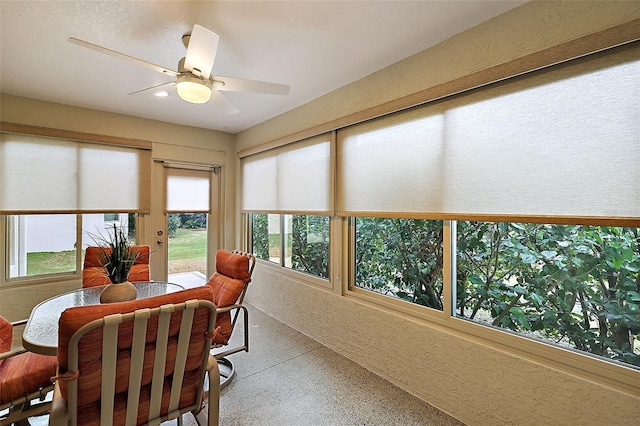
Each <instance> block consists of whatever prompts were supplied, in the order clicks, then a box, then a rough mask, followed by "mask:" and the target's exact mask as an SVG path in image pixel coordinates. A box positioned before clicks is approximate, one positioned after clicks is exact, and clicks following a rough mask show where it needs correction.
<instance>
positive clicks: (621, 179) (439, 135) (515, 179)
mask: <svg viewBox="0 0 640 426" xmlns="http://www.w3.org/2000/svg"><path fill="white" fill-rule="evenodd" d="M639 81H640V48H639V47H633V48H630V47H625V48H622V49H619V50H617V51H610V52H605V53H603V54H598V55H594V56H592V57H591V58H588V59H586V60H580V61H576V62H574V63H569V64H565V65H562V66H558V67H555V68H552V69H550V70H547V71H545V72H539V73H535V74H531V75H528V76H526V77H521V78H518V79H514V80H512V81H509V82H505V83H502V84H498V85H494V86H492V87H488V88H485V89H481V90H478V91H476V92H472V93H469V94H464V95H461V96H458V97H456V98H452V99H449V100H446V101H441V102H437V103H434V104H430V105H426V106H424V107H421V108H419V109H416V110H412V111H409V112H404V113H401V114H396V115H392V116H387V117H384V118H382V119H379V120H375V121H373V122H370V123H364V124H361V125H356V126H353V127H351V128H348V129H344V130H342V131H339V133H338V179H339V185H338V191H339V192H338V203H339V204H338V210H339V212H340V214H344V215H367V214H384V213H388V212H409V213H415V216H418V217H419V216H421V215H424V214H434V213H446V214H454V215H455V214H460V215H465V216H469V215H523V216H561V217H619V218H639V217H640V83H639Z"/></svg>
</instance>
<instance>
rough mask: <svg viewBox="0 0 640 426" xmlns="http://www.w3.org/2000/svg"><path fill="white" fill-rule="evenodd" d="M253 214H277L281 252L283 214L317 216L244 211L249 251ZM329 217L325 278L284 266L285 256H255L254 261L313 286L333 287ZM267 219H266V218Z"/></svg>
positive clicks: (285, 214) (284, 234)
mask: <svg viewBox="0 0 640 426" xmlns="http://www.w3.org/2000/svg"><path fill="white" fill-rule="evenodd" d="M255 214H266V215H277V216H278V222H279V229H280V247H281V252H284V250H285V247H286V246H285V238H286V233H285V232H284V231H285V228H284V227H285V218H284V217H285V216H291V217H293V216H317V215H312V214H295V215H294V214H291V213H262V212H246V213H244V216H245V217H246V229H247V232H246V245H247V247H248V250H249V251H253V216H254V215H255ZM328 217H329V223H328V226H329V229H328V235H329V250H328V252H329V253H328V255H329V266H328V271H327V275H328V277H327V278H322V277H320V276H317V275H313V274H310V273H307V272H303V271H299V270H296V269H293V268H291V267H288V266H285V256H282V255H281V256H280V260H279V262H274V261H271V260H267V259H262V258H258V257H256V261H257V262H259V263H260V264H262V265H264V266H266V267H269V268H273V269H274V270H277V271H278V272H279V273H282V274H285V275H286V276H290V277H291V278H293V279H302V280H303V281H304V282H306V283H310V284H313V285H315V286H320V287H324V288H333V285H332V280H331V269H332V265H331V259H332V256H331V247H332V244H333V243H332V238H331V237H332V233H331V230H332V224H331V217H330V216H328ZM267 220H268V219H267Z"/></svg>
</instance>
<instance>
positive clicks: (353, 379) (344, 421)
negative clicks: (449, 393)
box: [220, 308, 462, 426]
mask: <svg viewBox="0 0 640 426" xmlns="http://www.w3.org/2000/svg"><path fill="white" fill-rule="evenodd" d="M249 315H250V316H249V318H250V320H249V321H250V328H249V333H250V340H249V341H250V346H249V347H250V351H249V352H248V353H245V352H241V353H237V354H234V355H231V356H230V357H229V359H230V360H231V361H232V362H233V363H234V364H235V366H236V378H235V379H234V380H233V382H231V384H230V385H229V386H227V387H226V388H225V389H223V390H222V392H221V399H220V424H221V425H224V426H240V425H247V426H249V425H251V426H258V425H260V426H262V425H264V426H267V425H269V426H271V425H282V426H289V425H290V426H307V425H308V426H312V425H313V426H316V425H332V426H333V425H335V426H338V425H345V426H346V425H349V426H351V425H353V426H355V425H358V426H364V425H366V426H374V425H380V426H382V425H384V426H389V425H402V426H405V425H407V426H409V425H438V426H454V425H455V426H459V425H462V423H460V422H458V421H457V420H455V419H453V418H452V417H450V416H448V415H446V414H444V413H443V412H441V411H439V410H437V409H435V408H434V407H432V406H431V405H429V404H427V403H426V402H424V401H422V400H420V399H418V398H416V397H414V396H412V395H410V394H408V393H407V392H405V391H403V390H401V389H400V388H398V387H396V386H395V385H393V384H391V383H389V382H387V381H386V380H383V379H382V378H380V377H378V376H376V375H375V374H373V373H371V372H370V371H368V370H366V369H364V368H362V367H360V366H359V365H357V364H355V363H354V362H352V361H350V360H348V359H347V358H345V357H343V356H341V355H339V354H337V353H336V352H334V351H332V350H330V349H328V348H326V347H324V346H322V345H321V344H319V343H318V342H316V341H314V340H312V339H310V338H308V337H307V336H305V335H303V334H301V333H299V332H297V331H295V330H293V329H292V328H290V327H288V326H286V325H284V324H282V323H281V322H279V321H277V320H275V319H273V318H272V317H270V316H268V315H266V314H265V313H263V312H262V311H260V310H258V309H255V308H251V309H250V314H249ZM238 325H241V324H238ZM239 330H240V331H241V330H242V327H237V326H236V332H237V331H239ZM241 334H242V333H235V332H234V336H233V339H232V344H233V342H234V341H236V340H239V339H241V338H242V335H241Z"/></svg>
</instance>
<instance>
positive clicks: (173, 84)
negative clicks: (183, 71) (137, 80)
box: [129, 81, 176, 95]
mask: <svg viewBox="0 0 640 426" xmlns="http://www.w3.org/2000/svg"><path fill="white" fill-rule="evenodd" d="M169 84H170V85H172V86H175V84H176V82H175V81H169V82H168V83H160V84H156V85H155V86H151V87H147V88H145V89H140V90H136V91H135V92H131V93H129V95H135V94H136V93H140V92H146V91H147V90H152V89H157V88H158V87H162V86H167V85H169Z"/></svg>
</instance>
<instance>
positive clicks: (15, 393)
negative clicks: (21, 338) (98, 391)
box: [0, 316, 58, 426]
mask: <svg viewBox="0 0 640 426" xmlns="http://www.w3.org/2000/svg"><path fill="white" fill-rule="evenodd" d="M26 322H27V321H26V320H21V321H15V322H9V321H7V320H6V319H5V318H3V317H2V316H0V413H2V414H0V425H1V426H5V425H10V424H11V423H16V424H29V423H28V421H27V419H28V418H29V417H33V416H40V415H43V414H46V413H47V412H49V410H50V408H51V402H50V401H45V397H46V396H47V394H48V393H49V392H51V391H52V390H53V382H52V381H51V377H53V376H55V374H56V373H55V372H56V368H57V366H58V361H57V360H56V358H55V357H53V356H46V355H39V354H35V353H32V352H27V351H25V350H24V349H22V348H18V349H13V350H12V343H13V327H15V326H18V325H23V324H26Z"/></svg>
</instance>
